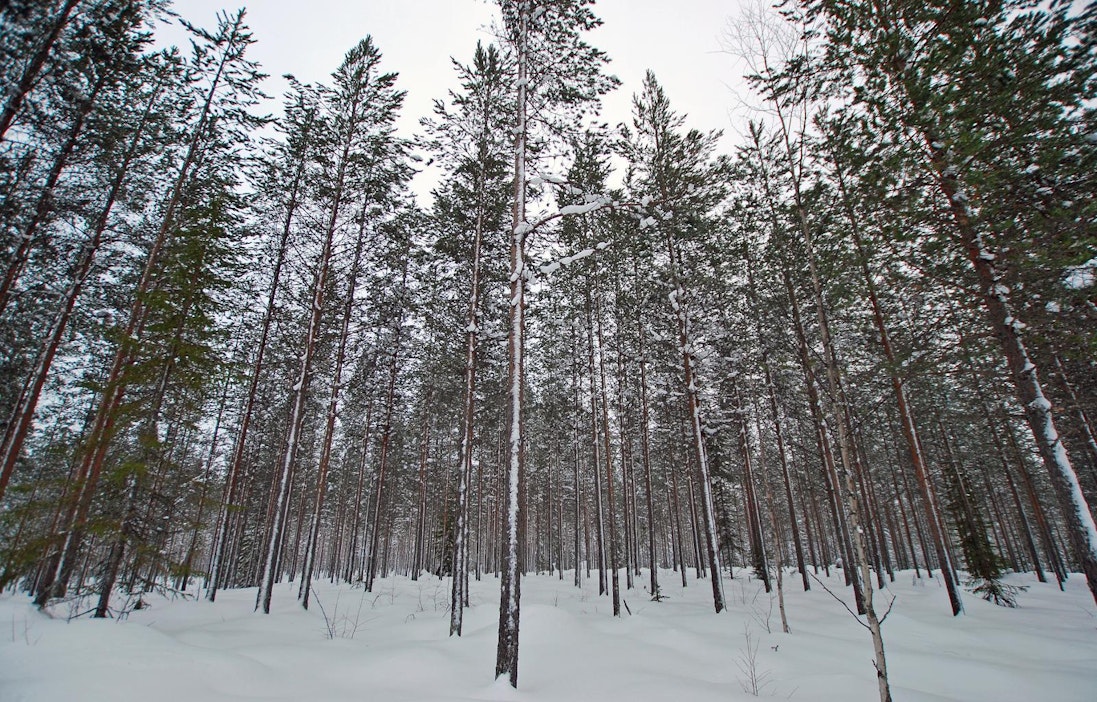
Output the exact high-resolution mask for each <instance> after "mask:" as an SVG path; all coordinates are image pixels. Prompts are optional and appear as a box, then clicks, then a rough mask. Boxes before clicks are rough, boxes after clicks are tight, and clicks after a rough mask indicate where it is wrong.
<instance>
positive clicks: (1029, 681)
mask: <svg viewBox="0 0 1097 702" xmlns="http://www.w3.org/2000/svg"><path fill="white" fill-rule="evenodd" d="M840 576H841V573H840V571H837V572H832V577H831V578H829V579H827V578H823V582H824V583H826V584H827V586H828V587H829V588H830V589H831V590H832V591H833V592H834V593H836V594H838V595H842V596H844V597H847V599H848V594H849V593H848V591H847V590H846V589H845V588H843V587H842V583H841V579H840ZM570 577H571V574H570V572H567V573H565V579H564V580H562V581H561V580H559V579H558V578H557V577H556V576H548V575H537V576H527V577H525V578H523V580H522V618H521V639H520V664H519V683H520V689H519V690H513V689H511V688H510V687H509V685H507V684H505V682H503V681H494V680H493V679H492V673H493V671H494V669H495V644H496V631H497V626H498V606H497V602H498V597H499V595H498V593H499V589H498V581H497V580H496V579H495V578H494V577H485V578H484V579H483V580H482V581H481V582H475V581H473V582H472V588H471V604H472V607H471V608H470V609H469V610H467V614H466V615H465V635H464V636H463V637H462V638H460V639H458V638H456V637H454V638H450V637H449V636H447V634H448V631H449V624H448V620H449V617H448V611H447V609H448V603H449V581H448V580H439V579H438V578H435V577H429V576H428V577H424V578H421V579H420V580H419V581H418V582H416V581H412V580H410V579H408V578H403V577H393V578H385V579H379V580H378V581H377V583H376V585H375V587H374V591H373V592H366V591H365V590H363V589H362V588H361V587H358V588H354V587H350V586H342V587H339V586H334V585H330V584H329V583H328V582H327V581H326V580H323V581H320V582H319V583H317V586H316V594H317V596H318V597H317V600H314V602H313V606H312V608H311V609H310V610H309V611H304V610H302V609H301V607H300V606H299V605H298V604H297V599H296V593H297V587H296V585H295V584H288V583H283V584H281V585H278V586H277V589H276V590H275V592H274V600H273V604H272V610H271V614H270V615H269V616H264V615H262V614H257V613H254V612H253V611H252V608H253V606H254V602H255V593H256V591H255V589H254V588H252V589H246V590H229V591H224V592H221V593H219V594H218V598H217V602H216V604H210V603H208V602H206V601H204V600H198V601H194V600H193V599H188V598H182V597H176V598H174V599H172V598H165V597H162V596H155V597H150V598H149V600H148V604H149V605H150V606H149V607H148V608H145V609H141V610H138V611H133V612H130V613H129V614H128V616H126V617H125V618H124V619H122V620H92V619H90V618H89V615H86V614H85V615H83V616H80V617H78V618H75V619H71V620H70V619H69V617H70V615H72V614H79V613H80V611H82V610H80V611H74V610H73V608H72V607H71V606H58V607H56V608H54V610H53V611H52V613H51V614H52V616H47V615H46V614H42V613H39V612H37V611H36V610H35V609H34V608H33V606H32V605H31V604H30V602H29V599H28V598H27V597H26V596H24V595H12V594H5V595H3V596H0V701H2V702H61V701H66V702H68V701H73V702H100V701H103V702H107V701H109V702H131V701H133V702H137V701H140V702H149V700H155V701H156V702H183V701H185V702H197V701H201V702H222V701H224V702H230V701H231V702H242V701H245V700H248V701H252V702H254V701H257V700H276V701H282V700H285V701H289V700H295V701H296V700H300V701H303V702H343V701H347V702H349V701H351V700H354V701H355V702H362V701H366V702H373V701H375V700H377V701H382V700H383V701H385V702H403V701H411V700H415V701H419V702H430V701H434V700H438V701H444V700H503V701H513V702H557V701H559V702H564V701H567V702H576V701H582V700H591V701H595V700H597V701H600V702H602V701H613V700H628V701H629V702H647V701H648V700H652V701H655V700H660V701H661V700H668V701H669V700H683V701H689V702H702V701H705V700H714V701H715V700H720V701H721V702H728V701H729V700H732V701H734V700H749V699H751V698H752V697H753V695H752V688H754V689H756V690H757V694H758V696H760V697H763V698H775V699H790V700H807V701H811V702H826V701H830V700H833V701H835V702H839V701H840V702H851V701H853V700H873V699H876V698H877V692H876V682H875V672H874V670H873V667H872V642H871V639H870V637H869V634H868V631H867V630H865V629H864V628H863V627H862V626H861V625H859V623H858V622H857V621H855V620H854V618H853V617H852V616H851V615H850V614H849V612H847V611H846V609H845V608H844V607H843V606H842V605H841V604H840V603H839V602H837V601H836V600H835V599H834V598H833V597H832V596H831V595H830V594H828V593H827V592H826V591H824V589H823V588H822V587H820V586H819V584H818V583H815V582H813V583H812V590H811V591H810V592H803V591H802V590H801V587H800V583H799V580H798V578H796V577H792V576H789V577H787V578H786V582H785V585H786V589H787V590H788V592H787V597H786V600H787V612H788V620H789V625H790V627H791V629H792V633H790V634H784V633H781V619H780V613H779V611H778V607H777V602H776V595H773V596H771V595H767V594H766V593H764V592H763V591H762V588H761V584H760V583H759V582H758V581H757V580H754V579H750V578H748V577H747V575H746V573H745V572H744V573H739V574H737V577H736V578H735V579H734V580H728V579H726V578H725V580H724V588H725V593H726V596H727V600H728V604H729V606H728V611H727V612H725V613H723V614H720V615H715V614H714V613H713V608H712V589H711V586H710V584H709V582H708V581H707V580H702V581H697V580H694V579H693V574H692V571H691V572H690V580H689V586H688V587H686V588H683V587H682V586H681V579H680V577H679V576H678V574H677V573H674V572H671V571H665V572H661V573H660V583H661V586H662V589H663V594H664V595H665V599H664V600H662V601H660V602H653V601H651V600H650V598H649V595H648V593H647V591H646V588H644V587H643V586H644V585H646V583H647V579H646V578H647V576H646V572H645V575H644V577H643V578H641V577H637V579H636V583H637V589H634V590H625V582H624V578H623V577H622V580H621V588H622V593H623V596H624V599H625V601H626V602H627V603H628V607H629V608H630V609H631V614H629V613H627V612H625V611H624V610H622V614H623V616H622V618H620V619H614V618H613V616H612V610H611V603H610V599H609V597H608V596H598V595H597V591H598V583H597V574H596V573H595V579H594V580H592V581H585V582H584V584H583V587H582V589H576V588H575V587H574V585H572V583H571V579H570ZM1008 580H1009V582H1011V583H1013V584H1014V585H1023V586H1027V587H1028V590H1027V591H1025V592H1022V593H1020V594H1019V595H1018V603H1019V605H1020V606H1019V608H1017V609H1007V608H1004V607H998V606H995V605H993V604H990V603H987V602H984V601H983V600H981V599H979V598H978V597H976V596H974V595H971V594H967V595H966V597H965V598H964V604H965V608H966V613H965V614H964V615H962V616H960V617H956V618H953V617H952V616H950V611H949V607H948V599H947V597H946V594H945V592H944V589H943V588H942V587H941V586H940V584H939V582H938V580H936V579H934V580H926V579H918V578H915V577H914V574H913V573H912V572H910V571H907V572H903V573H901V574H898V575H897V578H896V581H895V582H894V583H890V584H889V587H888V589H887V590H885V591H883V592H882V593H878V594H877V603H878V607H879V608H880V610H881V611H883V610H885V609H886V608H887V606H888V602H889V601H890V600H891V598H892V596H894V606H893V608H892V610H891V612H890V615H889V616H888V618H887V621H886V622H885V624H884V637H885V644H886V647H887V663H888V670H889V673H890V677H891V687H892V693H893V695H894V698H895V700H896V702H931V701H932V702H941V701H942V700H956V701H957V702H977V701H979V700H986V701H988V702H990V701H993V702H1010V701H1017V702H1026V701H1029V700H1043V699H1054V700H1055V701H1056V702H1070V701H1073V700H1077V701H1079V702H1094V700H1097V608H1095V606H1094V602H1093V599H1092V598H1091V596H1090V594H1089V592H1088V590H1087V589H1086V584H1085V581H1084V578H1083V577H1082V576H1081V575H1074V576H1072V577H1071V578H1070V579H1069V580H1068V581H1067V583H1066V592H1059V590H1058V588H1057V587H1056V586H1055V585H1054V584H1041V583H1038V582H1036V579H1035V577H1033V576H1031V575H1013V576H1010V577H1009V579H1008ZM318 604H319V605H322V609H321V607H320V606H317V605H318Z"/></svg>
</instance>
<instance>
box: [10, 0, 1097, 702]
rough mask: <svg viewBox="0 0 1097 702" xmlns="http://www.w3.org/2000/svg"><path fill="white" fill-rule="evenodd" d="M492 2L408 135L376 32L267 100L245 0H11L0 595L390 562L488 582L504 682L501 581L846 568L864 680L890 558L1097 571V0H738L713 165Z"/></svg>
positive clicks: (983, 586) (678, 133) (670, 114)
mask: <svg viewBox="0 0 1097 702" xmlns="http://www.w3.org/2000/svg"><path fill="white" fill-rule="evenodd" d="M498 4H499V9H500V20H499V23H498V26H497V27H496V31H495V36H496V41H495V43H493V44H484V45H477V46H470V47H469V50H468V55H467V56H466V57H458V58H456V59H455V60H454V62H453V70H454V71H456V72H457V75H458V76H459V86H460V87H459V88H458V89H456V90H454V91H453V92H451V93H450V94H449V95H444V96H438V100H437V102H436V103H435V112H434V115H433V116H432V117H430V118H429V119H425V120H423V123H422V132H421V133H420V134H418V135H415V136H414V137H412V135H403V134H399V133H398V132H397V131H396V129H395V126H394V125H395V120H396V118H397V116H398V114H399V111H400V109H401V103H402V99H403V96H404V93H403V92H402V89H401V86H400V81H399V78H398V75H397V73H395V72H388V69H389V68H390V67H388V66H387V65H386V64H385V63H384V61H383V59H382V54H381V48H382V47H377V46H376V45H375V44H374V43H373V41H372V40H371V39H370V38H369V37H368V36H367V37H366V38H365V39H363V40H362V41H361V42H360V43H359V44H358V45H357V46H354V47H351V48H350V50H349V51H348V52H347V53H346V58H345V60H344V61H343V63H342V65H341V66H338V67H337V68H336V70H335V72H334V73H332V75H331V79H330V81H328V82H327V83H326V84H323V85H311V84H304V83H300V82H297V81H291V88H290V90H289V92H288V94H287V95H286V96H285V98H284V107H283V109H282V111H281V112H282V116H281V117H280V118H279V119H277V120H269V119H266V118H261V117H257V116H256V114H258V106H259V105H260V104H261V101H262V100H263V99H264V98H265V96H264V95H263V94H262V92H261V87H262V78H263V75H262V74H261V72H260V71H261V68H260V67H259V66H257V65H256V64H255V63H254V62H252V61H250V60H249V58H248V53H247V51H248V47H249V45H250V44H251V43H252V42H253V41H254V39H253V37H252V35H251V33H250V31H249V29H248V27H247V26H246V23H245V15H244V13H243V12H239V13H236V14H223V15H222V16H221V17H220V21H219V24H218V26H216V27H212V28H206V29H202V28H199V27H195V26H192V25H190V24H186V27H187V29H188V31H189V32H190V35H191V45H190V46H189V47H188V49H187V50H185V51H184V50H176V49H171V50H163V51H158V50H154V48H153V43H152V34H153V31H154V28H155V25H156V24H157V23H158V22H160V21H165V20H172V18H171V16H170V13H171V11H170V8H169V7H168V5H169V2H168V0H50V1H45V0H2V1H0V73H2V75H3V86H4V92H3V95H2V96H0V100H2V105H0V237H2V240H0V248H2V250H3V254H2V255H3V261H2V264H0V268H2V270H0V275H2V284H0V285H2V287H0V315H2V317H0V319H2V322H0V346H2V353H0V405H2V407H0V416H2V417H3V422H4V424H3V425H2V427H3V443H2V447H0V469H2V473H0V586H2V587H4V588H16V589H19V590H22V591H25V592H27V593H28V594H29V595H30V596H32V597H33V598H34V599H35V602H36V603H37V604H38V605H39V606H41V607H47V606H49V605H51V603H55V602H57V601H59V600H61V599H62V598H63V599H65V600H68V601H71V600H73V599H74V598H75V599H84V600H86V602H87V605H86V607H82V608H79V609H80V611H81V612H87V613H89V614H90V615H92V616H95V617H105V616H114V615H116V614H117V613H118V612H119V611H124V610H126V609H127V608H134V607H141V606H142V595H143V594H144V593H148V592H150V591H162V590H165V589H167V590H173V591H178V592H185V593H192V594H193V595H194V596H196V597H198V598H203V597H204V598H207V599H209V600H213V599H214V598H215V597H216V596H217V593H218V591H219V590H220V589H223V588H241V587H256V586H257V587H258V596H257V601H256V608H257V610H260V611H263V612H267V611H269V609H270V602H271V597H272V589H273V586H274V584H275V583H278V582H281V581H286V580H292V581H295V582H297V583H299V598H300V601H301V604H302V606H304V607H308V606H309V594H310V586H311V584H312V582H313V581H314V580H315V579H317V578H327V579H331V580H333V581H334V580H342V581H346V582H348V583H362V586H363V587H365V588H366V589H367V590H368V589H371V588H372V587H373V585H374V583H375V581H376V579H377V578H381V577H385V576H386V575H387V574H390V573H394V572H398V573H404V574H409V575H410V577H412V578H421V577H441V578H447V579H450V581H451V582H452V599H451V625H450V631H451V633H454V634H458V635H460V634H461V630H462V612H463V610H464V607H465V606H466V605H467V604H468V596H467V594H468V579H469V578H475V579H481V578H492V577H498V578H499V580H500V584H501V605H500V622H499V651H498V664H497V674H498V675H505V676H508V677H509V679H510V681H511V683H512V684H517V673H518V630H519V601H520V597H519V595H520V582H521V576H522V574H523V573H529V572H546V573H550V574H558V575H559V577H560V578H565V577H566V578H568V579H573V581H574V583H575V585H576V586H577V587H583V588H591V589H594V588H597V590H598V592H599V594H604V595H605V596H607V597H608V598H610V601H611V602H612V608H613V612H614V614H619V613H620V610H621V602H622V600H623V598H624V597H625V595H626V593H627V591H629V590H632V591H635V592H636V593H637V594H636V595H633V597H644V598H651V599H653V600H658V599H659V598H660V583H659V580H658V577H659V575H660V573H659V571H658V569H657V568H663V569H672V570H669V571H668V570H664V571H663V576H664V577H665V576H666V573H667V572H674V577H675V578H681V581H682V584H683V585H684V584H686V583H687V582H689V583H691V584H692V582H693V580H695V579H697V580H704V581H706V582H704V583H698V585H697V586H698V587H704V588H710V587H711V590H712V595H713V606H714V609H715V611H716V612H720V611H721V610H722V609H723V608H724V607H726V606H728V603H727V601H726V600H725V597H724V595H723V584H722V580H723V579H725V578H727V577H729V574H730V572H731V571H730V570H729V568H730V566H732V565H735V566H744V565H745V566H748V567H752V568H753V569H754V572H755V574H756V575H757V577H758V578H760V579H761V580H762V581H763V582H764V583H765V587H766V589H767V591H768V590H769V589H770V588H773V589H775V590H776V591H777V593H778V594H779V595H780V594H781V593H782V592H783V589H784V588H790V587H795V588H803V589H809V588H811V587H813V585H815V582H816V581H814V580H813V577H812V576H813V575H814V574H817V573H819V572H820V571H827V572H828V573H829V572H830V571H831V569H835V568H841V572H842V573H844V577H845V580H846V583H847V585H848V586H849V587H850V588H852V592H853V593H854V596H855V601H856V603H857V608H858V609H859V610H860V614H862V615H863V616H864V621H865V623H866V626H867V628H868V629H869V630H870V632H871V634H872V637H873V641H874V643H875V650H876V667H877V669H878V671H879V680H880V692H881V699H884V700H886V699H889V693H888V689H887V676H886V664H885V660H884V643H883V637H882V634H881V630H880V625H879V621H880V619H881V618H882V617H883V616H884V610H885V609H886V602H884V603H881V602H880V598H879V597H877V598H876V599H875V600H874V597H873V595H874V594H878V593H879V591H880V589H882V588H883V587H885V585H886V583H887V581H888V580H889V579H894V577H895V572H896V571H897V570H901V569H911V570H913V571H914V572H915V573H916V574H917V576H918V577H932V578H940V579H941V581H943V583H944V584H945V586H946V587H947V589H948V593H949V601H950V602H951V606H952V612H953V613H954V614H960V613H961V612H962V611H963V601H964V598H965V597H970V596H981V597H984V598H988V599H991V600H993V601H995V602H997V603H999V604H1003V605H1006V606H1012V605H1014V604H1015V603H1016V599H1017V598H1018V597H1019V596H1021V597H1023V595H1019V593H1018V592H1017V589H1016V588H1014V587H1010V586H1009V585H1006V584H1004V583H1003V582H1002V581H1001V577H1002V574H1003V572H1005V571H1017V572H1025V571H1028V572H1032V573H1033V577H1034V578H1038V579H1039V580H1040V581H1046V580H1049V579H1056V580H1058V581H1059V582H1060V583H1061V582H1062V581H1063V580H1064V579H1065V578H1066V577H1067V576H1068V573H1079V572H1080V573H1081V574H1080V575H1075V576H1073V577H1081V578H1086V579H1087V580H1088V583H1089V587H1090V590H1091V591H1092V592H1093V593H1094V597H1095V598H1097V528H1095V526H1094V511H1093V507H1092V506H1093V505H1095V504H1097V440H1095V432H1097V429H1095V420H1097V354H1095V351H1097V197H1095V196H1097V110H1095V106H1094V101H1093V97H1094V95H1097V71H1095V69H1097V5H1095V4H1089V5H1088V6H1085V7H1084V8H1083V7H1082V6H1081V5H1079V4H1078V3H1072V2H1066V1H1063V0H1051V2H1034V1H1030V0H1009V1H1008V2H992V1H982V0H980V1H977V2H976V1H967V0H965V1H959V0H928V1H927V2H920V3H910V2H899V1H892V0H872V1H869V0H865V1H862V0H847V1H844V2H832V1H831V0H801V2H800V3H799V4H797V3H793V2H787V3H785V4H784V5H782V6H781V7H780V8H779V9H780V13H779V14H777V13H774V14H773V15H772V17H767V16H765V15H758V16H756V17H745V18H744V19H741V20H739V21H738V22H737V23H735V24H734V25H732V27H731V30H730V31H729V32H728V36H727V40H728V42H729V48H730V49H732V50H735V51H736V52H738V53H740V54H741V55H742V56H743V57H744V58H745V59H746V61H747V63H748V64H749V66H750V70H751V72H752V75H751V76H750V81H751V83H752V85H753V88H754V89H755V91H756V94H757V96H758V98H759V101H760V104H761V106H762V108H761V109H760V110H759V111H757V113H756V117H755V121H752V122H750V123H749V124H742V125H736V129H737V130H738V131H740V132H741V133H742V135H743V136H742V139H741V140H740V143H739V146H738V147H737V149H736V150H735V152H734V153H718V144H719V141H718V138H719V135H718V134H717V133H713V132H702V131H697V130H695V129H690V128H688V127H687V126H686V124H687V121H688V120H687V116H686V115H683V114H681V113H680V112H677V111H676V110H675V107H674V106H673V105H672V104H670V102H669V101H668V98H667V97H666V94H665V93H664V91H663V89H662V88H661V86H660V84H659V82H658V79H657V77H656V76H655V75H653V74H652V73H650V72H649V73H648V75H647V76H646V78H645V80H644V84H643V88H642V90H640V91H639V92H638V93H636V94H635V95H634V97H633V110H632V118H631V121H630V123H628V124H626V125H605V124H601V123H600V122H599V121H598V118H597V113H598V105H599V98H600V96H602V95H604V94H606V93H607V92H609V91H611V90H614V89H615V88H616V87H617V83H618V81H617V80H616V79H615V78H614V77H612V76H611V75H610V68H611V66H610V65H609V64H608V61H609V57H607V56H606V55H604V54H603V53H602V52H601V51H599V50H598V49H597V48H595V47H593V46H591V45H590V44H589V43H587V39H586V38H585V32H586V30H589V29H591V28H593V27H595V26H597V25H598V24H599V20H598V19H597V17H596V16H595V14H594V8H593V7H592V3H591V2H589V1H588V0H499V2H498ZM368 29H369V28H368V27H363V33H365V32H367V31H368ZM391 68H392V69H394V70H395V69H398V68H399V67H398V66H394V67H391ZM427 158H429V159H432V160H433V161H434V163H435V166H436V167H438V166H440V167H441V169H442V176H441V179H440V181H439V184H438V186H437V188H436V189H435V191H434V197H433V202H432V203H431V204H430V206H429V207H427V208H425V207H424V206H423V205H422V204H421V203H419V204H417V202H416V200H415V198H414V197H413V196H412V195H411V193H410V190H409V182H410V180H411V178H412V176H413V175H414V174H415V172H416V171H417V170H418V169H419V168H421V167H422V162H423V161H424V160H425V159H427ZM595 581H597V582H595ZM969 593H971V594H969ZM885 599H886V598H885ZM782 614H783V600H782Z"/></svg>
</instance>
